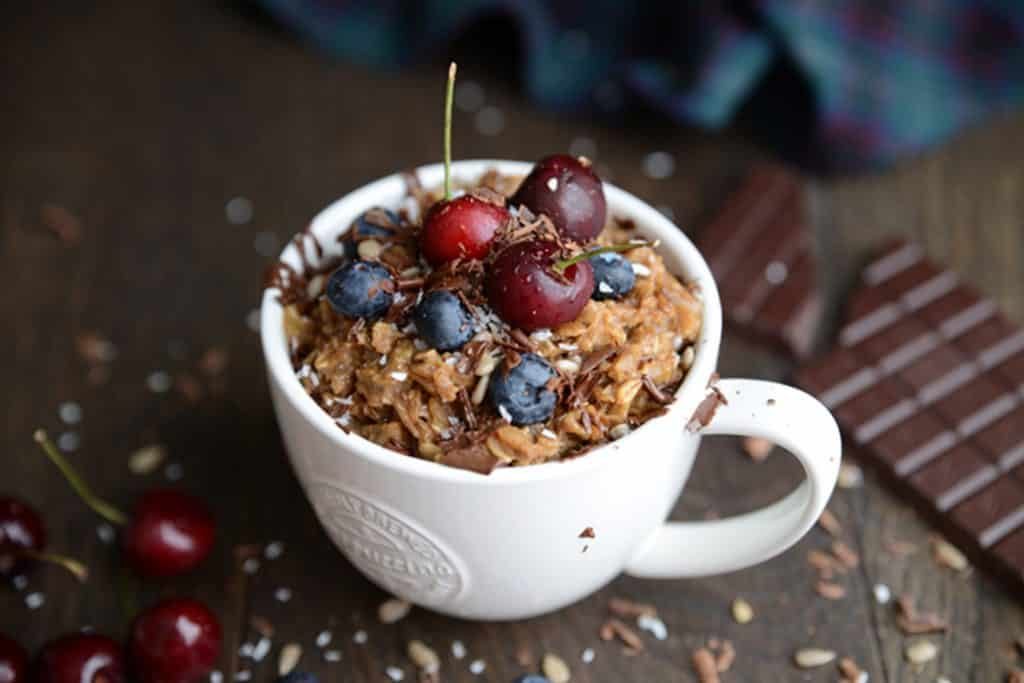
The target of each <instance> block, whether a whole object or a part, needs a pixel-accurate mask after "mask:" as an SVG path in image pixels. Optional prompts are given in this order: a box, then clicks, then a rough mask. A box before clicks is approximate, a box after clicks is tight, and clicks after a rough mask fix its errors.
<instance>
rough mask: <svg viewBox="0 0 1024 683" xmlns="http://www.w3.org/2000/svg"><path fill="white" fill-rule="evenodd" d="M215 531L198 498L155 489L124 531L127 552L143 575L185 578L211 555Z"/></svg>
mask: <svg viewBox="0 0 1024 683" xmlns="http://www.w3.org/2000/svg"><path fill="white" fill-rule="evenodd" d="M214 528H215V525H214V521H213V515H212V514H211V513H210V510H209V508H207V507H206V505H205V504H204V503H203V502H202V501H201V500H199V499H198V498H196V497H194V496H190V495H188V494H187V493H181V492H179V491H172V490H170V489H154V490H151V491H147V492H146V493H144V494H142V497H141V498H139V500H138V502H137V503H136V504H135V510H134V511H133V514H132V517H131V519H130V520H129V522H128V526H127V527H125V530H124V551H125V554H126V555H127V557H128V561H129V563H130V564H131V565H132V566H133V567H135V569H136V570H138V571H139V573H141V574H144V575H146V576H172V575H174V574H181V573H184V572H187V571H189V570H190V569H193V568H194V567H195V566H196V565H198V564H199V563H200V562H202V561H203V560H204V559H205V558H206V556H207V555H209V554H210V550H211V549H212V548H213V538H214Z"/></svg>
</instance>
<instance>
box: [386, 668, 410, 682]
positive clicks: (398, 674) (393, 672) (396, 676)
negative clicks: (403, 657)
mask: <svg viewBox="0 0 1024 683" xmlns="http://www.w3.org/2000/svg"><path fill="white" fill-rule="evenodd" d="M384 674H385V675H386V676H387V677H388V678H390V679H391V680H392V681H395V683H398V681H400V680H402V679H403V678H405V672H404V671H402V670H401V669H399V668H398V667H397V666H389V667H388V668H386V669H384Z"/></svg>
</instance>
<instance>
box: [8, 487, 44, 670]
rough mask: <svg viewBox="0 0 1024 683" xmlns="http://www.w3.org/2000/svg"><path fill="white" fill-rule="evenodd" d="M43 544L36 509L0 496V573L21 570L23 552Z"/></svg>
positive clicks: (24, 561) (25, 562)
mask: <svg viewBox="0 0 1024 683" xmlns="http://www.w3.org/2000/svg"><path fill="white" fill-rule="evenodd" d="M45 546H46V528H45V527H44V526H43V520H41V519H40V518H39V515H38V514H36V511H35V510H33V509H32V508H31V507H30V506H29V505H28V504H27V503H23V502H21V501H20V500H18V499H16V498H7V497H4V498H0V576H2V577H5V578H10V577H12V576H15V575H17V574H19V573H21V572H23V571H25V568H26V566H27V565H28V563H29V562H30V560H29V558H28V557H26V556H25V555H24V554H23V553H24V552H25V551H30V552H32V553H39V552H41V551H42V550H43V548H44V547H45ZM0 680H2V679H0Z"/></svg>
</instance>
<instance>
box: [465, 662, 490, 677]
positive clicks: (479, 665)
mask: <svg viewBox="0 0 1024 683" xmlns="http://www.w3.org/2000/svg"><path fill="white" fill-rule="evenodd" d="M486 670H487V662H485V661H484V660H482V659H474V660H473V661H472V662H470V663H469V673H471V674H473V675H474V676H479V675H480V674H482V673H483V672H484V671H486Z"/></svg>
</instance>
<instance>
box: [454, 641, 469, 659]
mask: <svg viewBox="0 0 1024 683" xmlns="http://www.w3.org/2000/svg"><path fill="white" fill-rule="evenodd" d="M465 656H466V646H465V645H463V643H462V641H461V640H455V641H452V657H455V659H462V658H464V657H465Z"/></svg>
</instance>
